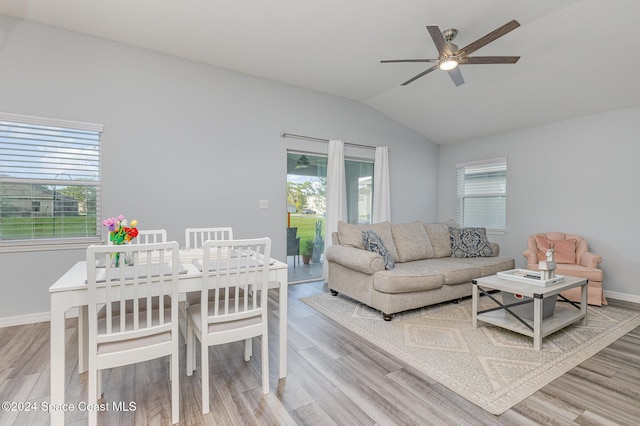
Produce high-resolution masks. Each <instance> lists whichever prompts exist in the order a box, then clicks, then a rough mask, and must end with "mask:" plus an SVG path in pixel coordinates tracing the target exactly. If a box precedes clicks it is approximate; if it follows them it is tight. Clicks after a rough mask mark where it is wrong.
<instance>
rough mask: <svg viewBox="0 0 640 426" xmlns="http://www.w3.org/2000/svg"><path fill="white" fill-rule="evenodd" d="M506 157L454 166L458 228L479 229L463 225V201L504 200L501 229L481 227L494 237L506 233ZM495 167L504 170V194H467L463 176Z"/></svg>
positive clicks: (474, 225) (475, 225)
mask: <svg viewBox="0 0 640 426" xmlns="http://www.w3.org/2000/svg"><path fill="white" fill-rule="evenodd" d="M507 160H508V159H507V157H498V158H491V159H487V160H479V161H471V162H466V163H459V164H456V222H458V224H459V225H460V226H463V227H466V226H473V227H480V226H481V225H479V224H465V223H464V217H465V211H464V209H465V200H467V199H482V198H484V199H487V198H504V210H503V211H502V215H503V223H504V226H503V227H490V226H486V224H484V225H482V227H484V228H486V230H487V233H489V234H494V235H504V234H506V233H507V197H508V191H507V177H508V176H507V171H508V161H507ZM491 166H495V167H497V168H503V169H504V185H503V188H504V192H500V191H498V192H495V191H494V192H474V193H468V192H466V190H465V179H464V176H465V174H467V172H469V171H474V170H475V171H480V170H481V169H482V168H487V167H491Z"/></svg>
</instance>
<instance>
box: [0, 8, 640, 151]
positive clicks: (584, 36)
mask: <svg viewBox="0 0 640 426" xmlns="http://www.w3.org/2000/svg"><path fill="white" fill-rule="evenodd" d="M0 14H4V15H8V16H12V17H16V18H19V19H20V20H27V21H34V22H39V23H43V24H47V25H51V26H54V27H59V28H64V29H68V30H71V31H76V32H79V33H84V34H89V35H92V36H96V37H101V38H104V39H109V40H113V41H117V42H121V43H125V44H128V45H132V46H137V47H141V48H145V49H150V50H153V51H157V52H162V53H166V54H169V55H174V56H177V57H182V58H186V59H190V60H194V61H198V62H201V63H206V64H211V65H215V66H218V67H222V68H226V69H230V70H234V71H239V72H242V73H246V74H251V75H255V76H258V77H263V78H267V79H271V80H276V81H280V82H284V83H288V84H292V85H295V86H300V87H304V88H309V89H313V90H317V91H321V92H326V93H329V94H333V95H337V96H342V97H346V98H350V99H354V100H357V101H361V102H363V103H365V104H367V105H370V106H371V107H373V108H375V109H377V110H379V111H380V112H381V113H383V114H385V115H387V116H389V117H391V118H393V119H395V120H397V121H398V122H400V123H403V124H404V125H406V126H408V127H410V128H412V129H414V130H415V131H416V132H418V133H420V134H422V135H424V136H425V137H426V138H428V139H430V140H432V141H434V142H436V143H448V142H456V141H461V140H467V139H470V138H475V137H481V136H486V135H491V134H495V133H501V132H505V131H509V130H513V129H520V128H526V127H530V126H535V125H538V124H543V123H549V122H554V121H559V120H564V119H569V118H573V117H579V116H584V115H588V114H594V113H598V112H603V111H609V110H614V109H619V108H625V107H630V106H635V105H640V84H639V83H638V81H637V73H638V71H637V70H638V69H640V55H638V51H639V50H640V49H639V48H640V41H639V40H640V37H638V34H637V33H636V31H637V24H638V17H639V16H640V1H637V0H607V1H603V0H537V1H514V0H483V1H478V0H402V1H392V0H322V1H301V0H269V1H265V0H241V1H238V0H109V1H98V0H55V1H52V0H3V1H2V2H0ZM511 19H516V20H518V21H519V22H520V24H521V26H520V27H519V28H517V29H515V30H514V31H512V32H510V33H509V34H507V35H506V36H504V37H501V38H499V39H498V40H496V41H495V42H493V43H491V44H489V45H487V46H485V47H483V48H481V49H480V50H478V51H477V52H476V53H475V54H474V55H476V56H491V55H509V56H512V55H519V56H521V59H520V61H519V62H518V63H517V64H515V65H464V66H461V71H462V74H463V75H464V79H465V81H466V83H465V84H463V85H461V86H459V87H456V86H455V85H454V84H453V83H452V81H451V79H450V78H449V76H448V75H447V74H446V73H445V72H443V71H440V70H437V71H435V72H432V73H430V74H428V75H426V76H424V77H422V78H420V79H418V80H416V81H415V82H413V83H411V84H409V85H407V86H401V83H403V82H404V81H406V80H408V79H409V78H411V77H413V76H414V75H416V74H418V73H420V72H421V71H423V70H425V69H426V68H428V67H429V66H431V64H415V63H402V64H381V63H380V60H382V59H398V58H437V56H438V54H437V50H436V48H435V46H434V43H433V41H432V40H431V38H430V36H429V34H428V32H427V30H426V28H425V26H426V25H437V26H439V27H440V29H442V30H444V29H447V28H456V29H458V31H459V33H458V36H457V38H456V39H455V42H456V43H457V44H458V45H459V46H464V45H466V44H468V43H470V42H472V41H474V40H476V39H478V38H480V37H481V36H484V35H485V34H487V33H489V32H490V31H492V30H494V29H496V28H498V27H499V26H501V25H503V24H505V23H506V22H508V21H510V20H511ZM10 31H11V29H10V28H5V29H2V28H0V37H2V36H3V34H2V32H4V33H5V34H4V36H5V37H7V36H10V34H9V33H10Z"/></svg>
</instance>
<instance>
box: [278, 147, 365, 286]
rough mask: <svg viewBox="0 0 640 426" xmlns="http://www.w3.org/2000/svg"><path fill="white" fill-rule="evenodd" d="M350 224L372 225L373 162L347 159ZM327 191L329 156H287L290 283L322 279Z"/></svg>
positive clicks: (297, 154)
mask: <svg viewBox="0 0 640 426" xmlns="http://www.w3.org/2000/svg"><path fill="white" fill-rule="evenodd" d="M345 176H346V181H347V214H348V221H349V223H370V222H371V211H372V205H373V204H372V203H373V162H370V161H365V160H359V159H347V160H345ZM326 191H327V157H326V155H319V154H310V153H303V152H294V151H290V152H288V153H287V263H288V264H289V282H304V281H315V280H319V279H320V278H321V277H322V263H323V262H324V240H325V238H331V236H330V235H326V234H325V229H326V227H325V218H326Z"/></svg>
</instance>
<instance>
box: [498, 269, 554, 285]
mask: <svg viewBox="0 0 640 426" xmlns="http://www.w3.org/2000/svg"><path fill="white" fill-rule="evenodd" d="M541 276H542V274H541V273H540V272H538V271H530V270H528V269H511V270H509V271H502V272H498V277H499V278H504V279H505V280H511V281H517V282H519V283H524V284H531V285H537V286H540V287H547V286H550V285H554V284H558V283H561V282H562V281H564V275H556V276H555V277H553V278H550V279H548V280H543V279H541Z"/></svg>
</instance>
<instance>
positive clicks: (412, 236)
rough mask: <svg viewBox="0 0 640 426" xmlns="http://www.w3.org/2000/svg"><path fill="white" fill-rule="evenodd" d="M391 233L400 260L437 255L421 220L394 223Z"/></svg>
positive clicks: (405, 260)
mask: <svg viewBox="0 0 640 426" xmlns="http://www.w3.org/2000/svg"><path fill="white" fill-rule="evenodd" d="M391 234H392V235H393V242H394V244H395V245H396V250H397V251H398V258H399V259H400V262H410V261H412V260H421V259H432V258H433V257H434V256H435V252H434V251H433V247H432V246H431V241H430V240H429V235H428V234H427V231H426V230H425V229H424V226H422V223H421V222H413V223H398V224H396V223H392V224H391Z"/></svg>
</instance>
